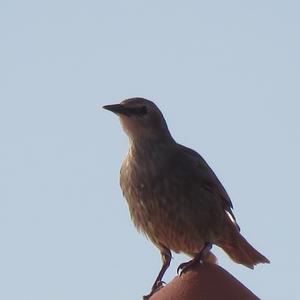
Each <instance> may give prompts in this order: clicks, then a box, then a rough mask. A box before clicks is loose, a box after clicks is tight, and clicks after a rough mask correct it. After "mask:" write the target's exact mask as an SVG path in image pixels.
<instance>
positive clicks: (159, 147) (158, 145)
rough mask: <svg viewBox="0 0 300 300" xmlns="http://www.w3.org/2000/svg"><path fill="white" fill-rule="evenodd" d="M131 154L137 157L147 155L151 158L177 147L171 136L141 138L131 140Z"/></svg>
mask: <svg viewBox="0 0 300 300" xmlns="http://www.w3.org/2000/svg"><path fill="white" fill-rule="evenodd" d="M129 143H130V148H129V151H130V152H131V154H134V155H137V156H140V155H141V156H145V155H147V156H148V157H149V158H150V157H151V156H152V155H153V154H155V155H156V153H164V152H168V151H170V149H172V148H173V147H174V145H176V142H175V140H174V139H173V138H172V136H171V135H169V136H165V137H151V138H149V137H140V138H138V139H131V138H130V139H129Z"/></svg>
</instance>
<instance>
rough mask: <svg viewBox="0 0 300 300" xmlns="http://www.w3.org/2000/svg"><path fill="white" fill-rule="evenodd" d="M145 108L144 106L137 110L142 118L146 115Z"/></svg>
mask: <svg viewBox="0 0 300 300" xmlns="http://www.w3.org/2000/svg"><path fill="white" fill-rule="evenodd" d="M147 112H148V111H147V107H146V106H142V107H141V108H140V109H139V114H140V115H142V116H144V115H146V114H147Z"/></svg>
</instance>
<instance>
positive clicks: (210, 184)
mask: <svg viewBox="0 0 300 300" xmlns="http://www.w3.org/2000/svg"><path fill="white" fill-rule="evenodd" d="M178 146H179V147H180V151H183V152H184V153H185V154H186V155H187V156H188V157H190V158H191V159H192V160H194V161H195V165H196V167H197V171H198V172H197V173H198V174H199V175H200V178H201V183H202V185H203V187H204V188H205V189H206V190H208V191H210V192H211V193H214V194H217V195H218V196H219V198H220V199H221V201H222V204H223V208H224V211H225V212H226V213H227V215H228V217H229V218H230V220H231V221H232V222H233V223H235V225H236V226H237V227H238V229H239V226H238V224H237V223H236V219H235V216H234V214H233V212H232V209H233V205H232V202H231V200H230V198H229V196H228V194H227V192H226V190H225V188H224V187H223V185H222V183H221V182H220V181H219V179H218V177H217V176H216V174H215V173H214V172H213V170H212V169H211V168H210V166H209V165H208V164H207V162H206V161H205V160H204V159H203V157H202V156H201V155H200V154H199V153H197V152H196V151H194V150H192V149H190V148H188V147H185V146H182V145H178Z"/></svg>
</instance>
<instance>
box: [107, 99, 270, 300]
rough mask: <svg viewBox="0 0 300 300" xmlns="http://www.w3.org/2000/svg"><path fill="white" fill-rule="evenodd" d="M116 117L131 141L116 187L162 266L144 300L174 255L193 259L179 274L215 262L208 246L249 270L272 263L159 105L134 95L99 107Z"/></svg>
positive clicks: (214, 176)
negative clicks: (177, 137) (242, 230)
mask: <svg viewBox="0 0 300 300" xmlns="http://www.w3.org/2000/svg"><path fill="white" fill-rule="evenodd" d="M103 108H104V109H106V110H109V111H111V112H113V113H115V114H116V115H117V116H118V117H119V119H120V122H121V125H122V127H123V129H124V131H125V133H126V134H127V136H128V138H129V150H128V153H127V155H126V157H125V158H124V160H123V162H122V165H121V170H120V186H121V189H122V192H123V195H124V197H125V198H126V200H127V203H128V207H129V212H130V216H131V219H132V221H133V223H134V225H135V226H136V228H137V229H138V231H141V232H143V233H144V234H145V235H146V236H147V237H148V238H149V239H150V241H151V242H152V243H153V244H154V245H155V246H156V247H157V248H158V249H159V251H160V253H161V258H162V267H161V269H160V271H159V273H158V275H157V277H156V279H155V281H154V284H153V285H152V288H151V291H150V293H149V294H148V295H145V296H144V299H149V298H150V297H151V296H152V295H153V294H154V293H155V292H156V291H158V290H159V289H160V288H162V287H163V286H164V284H165V283H164V282H163V280H162V279H163V276H164V273H165V272H166V270H167V269H168V267H169V266H170V263H171V259H172V252H175V253H185V254H187V255H188V256H190V257H191V260H189V261H188V262H185V263H182V264H181V265H180V266H179V267H178V269H177V271H178V272H179V273H180V274H182V273H184V272H186V271H187V270H188V269H190V268H191V267H192V266H193V265H195V264H198V263H199V262H202V263H207V262H210V263H216V262H217V259H216V257H215V255H214V254H213V253H212V252H211V248H212V245H217V246H219V247H221V248H222V249H223V250H224V251H225V252H226V253H227V254H228V256H229V257H230V258H231V259H232V260H233V261H234V262H236V263H239V264H242V265H244V266H246V267H249V268H251V269H253V268H254V266H255V265H256V264H258V263H270V261H269V260H268V259H267V258H266V257H265V256H264V255H262V254H261V253H259V252H258V251H257V250H256V249H255V248H254V247H253V246H251V245H250V243H249V242H248V241H247V240H246V239H245V238H244V237H243V235H242V234H241V233H240V227H239V225H238V224H237V221H236V218H235V216H234V214H233V205H232V202H231V200H230V197H229V195H228V194H227V192H226V190H225V188H224V187H223V185H222V184H221V182H220V181H219V179H218V178H217V176H216V175H215V173H214V172H213V170H212V169H211V168H210V167H209V165H208V164H207V163H206V161H205V160H204V159H203V158H202V156H201V155H200V154H198V153H197V152H196V151H194V150H192V149H190V148H188V147H186V146H183V145H181V144H179V143H177V142H176V141H175V140H174V138H173V137H172V135H171V133H170V131H169V129H168V126H167V123H166V121H165V118H164V116H163V114H162V112H161V111H160V109H159V108H158V107H157V105H156V104H155V103H154V102H152V101H150V100H147V99H144V98H141V97H135V98H130V99H126V100H123V101H122V102H120V103H119V104H111V105H105V106H103Z"/></svg>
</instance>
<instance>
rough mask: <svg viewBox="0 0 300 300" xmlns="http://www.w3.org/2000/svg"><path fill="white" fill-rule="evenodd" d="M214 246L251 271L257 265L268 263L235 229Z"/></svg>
mask: <svg viewBox="0 0 300 300" xmlns="http://www.w3.org/2000/svg"><path fill="white" fill-rule="evenodd" d="M216 244H217V245H218V246H219V247H221V248H222V249H223V250H224V251H225V252H226V253H227V254H228V255H229V257H230V258H231V259H232V260H233V261H235V262H237V263H239V264H242V265H244V266H246V267H248V268H251V269H253V268H254V266H255V265H257V264H259V263H270V261H269V260H268V259H267V258H266V257H265V256H263V255H262V254H261V253H259V252H258V251H257V250H256V249H255V248H254V247H252V246H251V245H250V244H249V243H248V241H247V240H246V239H245V238H244V237H243V236H242V235H241V234H240V233H239V232H238V231H237V230H235V229H233V230H232V232H231V234H230V236H227V237H223V238H221V239H219V240H218V241H217V242H216Z"/></svg>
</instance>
